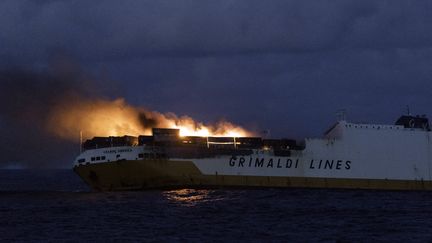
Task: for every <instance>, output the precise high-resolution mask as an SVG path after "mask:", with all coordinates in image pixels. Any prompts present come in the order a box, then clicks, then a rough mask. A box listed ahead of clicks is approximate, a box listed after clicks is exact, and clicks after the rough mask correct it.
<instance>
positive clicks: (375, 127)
mask: <svg viewBox="0 0 432 243" xmlns="http://www.w3.org/2000/svg"><path fill="white" fill-rule="evenodd" d="M345 127H354V128H373V129H381V128H383V129H385V128H387V129H388V128H390V129H393V128H394V129H397V130H399V127H397V126H364V125H345Z"/></svg>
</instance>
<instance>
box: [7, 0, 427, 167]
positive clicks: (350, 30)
mask: <svg viewBox="0 0 432 243" xmlns="http://www.w3.org/2000/svg"><path fill="white" fill-rule="evenodd" d="M431 12H432V2H430V1H415V2H414V1H250V0H248V1H239V0H237V1H210V0H209V1H191V0H189V1H121V3H120V2H119V1H23V0H10V1H2V2H1V3H0V66H1V70H6V71H7V72H10V70H13V69H15V68H18V69H25V70H31V71H32V72H42V73H46V74H47V75H51V74H52V73H53V72H55V71H53V69H52V66H53V63H54V64H55V63H57V62H58V61H57V60H59V58H58V56H61V57H64V56H67V57H68V58H70V59H73V60H74V63H76V65H77V66H79V67H80V68H81V69H82V72H81V73H88V74H89V76H92V77H95V76H96V77H98V78H97V80H101V81H98V82H97V83H96V84H95V85H94V86H93V87H91V88H86V89H83V90H79V92H84V93H87V94H90V95H96V94H97V95H103V96H107V97H111V98H118V97H124V98H125V99H126V100H127V101H128V102H130V103H132V104H134V105H140V106H146V107H150V108H151V109H154V110H158V111H161V112H175V113H176V114H180V115H183V114H186V115H190V116H192V117H194V118H197V119H199V120H202V121H214V120H218V119H221V118H223V119H226V120H229V121H233V122H235V123H237V124H240V125H243V126H246V127H248V128H252V129H255V130H259V129H262V130H270V131H271V136H274V137H295V138H303V137H305V136H319V135H320V134H321V132H322V131H324V130H325V129H326V127H328V126H329V125H331V123H332V122H334V121H335V112H336V111H337V110H339V109H346V110H347V112H348V119H349V120H352V121H365V122H376V123H392V122H393V121H394V120H395V119H396V118H397V117H398V116H399V115H400V114H401V113H403V112H405V110H406V106H407V105H408V106H410V108H411V111H412V112H413V113H419V114H431V113H430V108H429V107H430V105H431V100H430V97H432V83H431V78H430V77H432V69H431V67H432V48H431V46H432V31H430V30H431V29H432V15H431V14H430V13H431ZM60 59H61V58H60ZM61 60H63V59H61ZM54 70H55V69H54ZM6 71H5V72H6ZM3 73H4V72H3ZM56 77H58V76H56ZM63 77H64V76H63ZM31 80H34V79H31ZM36 80H37V79H36ZM71 80H82V79H80V78H78V79H76V77H74V78H64V79H61V80H60V79H57V78H56V79H54V81H53V83H52V84H50V86H51V87H56V85H62V86H63V85H66V86H67V85H68V84H69V83H71V82H72V81H71ZM105 80H111V81H110V82H105ZM0 82H1V85H2V86H0V87H14V86H13V85H12V84H7V82H8V81H7V80H6V79H4V75H2V80H0ZM34 82H36V81H31V82H28V83H20V85H19V88H22V89H23V90H28V94H29V95H30V96H31V95H32V90H35V89H34V86H35V84H34ZM58 82H60V83H61V84H58ZM73 82H76V81H73ZM80 82H81V81H80ZM79 87H81V86H79ZM12 100H13V99H12ZM17 100H19V99H18V98H17ZM38 102H44V101H43V100H41V101H38ZM17 103H19V102H17ZM20 111H22V107H21V108H20V107H17V105H16V104H13V105H12V108H10V107H9V108H2V113H0V118H2V117H3V118H2V119H0V126H2V128H3V129H2V131H9V130H11V129H9V125H8V124H9V123H8V122H7V121H6V120H5V118H4V115H1V114H5V113H8V114H9V113H10V112H18V113H20ZM12 130H13V129H12ZM30 147H31V146H30ZM62 152H64V151H62ZM65 154H67V153H65ZM43 155H44V153H42V157H43ZM67 155H68V156H70V157H73V156H72V155H70V153H69V154H67ZM65 157H66V156H65ZM67 163H68V162H67V161H63V162H62V164H63V165H67Z"/></svg>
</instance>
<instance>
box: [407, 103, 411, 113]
mask: <svg viewBox="0 0 432 243" xmlns="http://www.w3.org/2000/svg"><path fill="white" fill-rule="evenodd" d="M406 108H407V114H408V116H411V112H410V108H409V105H407V106H406Z"/></svg>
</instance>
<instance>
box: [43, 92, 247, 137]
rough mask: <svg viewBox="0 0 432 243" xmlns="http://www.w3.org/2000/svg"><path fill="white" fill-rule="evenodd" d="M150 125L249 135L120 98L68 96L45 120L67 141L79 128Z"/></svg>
mask: <svg viewBox="0 0 432 243" xmlns="http://www.w3.org/2000/svg"><path fill="white" fill-rule="evenodd" d="M71 100H72V101H71ZM153 127H156V128H177V129H180V135H181V136H227V137H244V136H251V135H252V134H253V133H251V132H248V131H247V130H245V129H244V128H242V127H240V126H237V125H234V124H232V123H230V122H226V121H222V122H218V123H216V124H214V125H207V124H204V123H201V122H197V121H195V120H193V119H192V118H191V117H188V116H181V117H178V116H176V115H175V114H173V113H167V114H162V113H159V112H156V111H148V110H146V109H144V108H140V107H134V106H131V105H129V104H127V103H126V102H125V101H124V99H116V100H104V99H98V100H88V99H83V98H79V99H77V98H76V97H75V98H70V99H68V101H66V102H60V103H59V104H58V105H57V106H56V107H55V108H54V109H53V110H52V111H51V115H50V117H49V119H48V121H47V129H48V130H49V131H51V132H53V133H54V134H55V135H57V136H59V137H61V138H64V139H69V140H76V138H77V134H78V133H79V132H80V131H82V132H83V135H84V136H85V138H91V137H95V136H123V135H131V136H138V135H151V129H152V128H153Z"/></svg>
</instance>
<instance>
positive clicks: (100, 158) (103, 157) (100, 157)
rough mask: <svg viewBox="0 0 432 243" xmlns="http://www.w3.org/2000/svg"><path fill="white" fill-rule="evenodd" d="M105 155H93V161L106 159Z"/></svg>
mask: <svg viewBox="0 0 432 243" xmlns="http://www.w3.org/2000/svg"><path fill="white" fill-rule="evenodd" d="M105 159H106V157H105V156H97V157H91V161H98V160H105Z"/></svg>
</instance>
